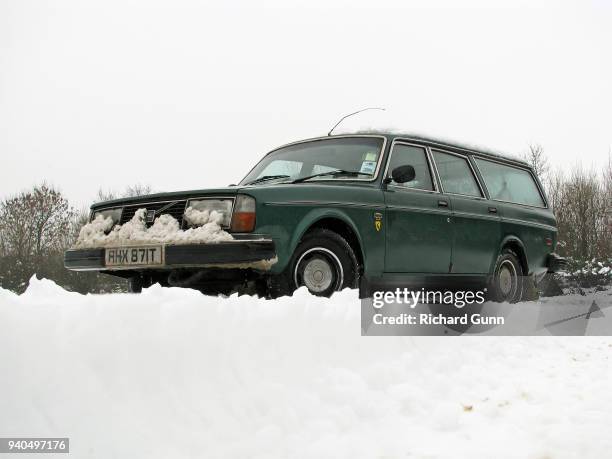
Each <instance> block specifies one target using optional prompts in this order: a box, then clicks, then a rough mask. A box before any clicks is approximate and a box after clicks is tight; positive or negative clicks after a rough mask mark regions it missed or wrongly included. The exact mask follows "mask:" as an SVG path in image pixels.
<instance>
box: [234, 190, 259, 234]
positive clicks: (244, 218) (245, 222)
mask: <svg viewBox="0 0 612 459" xmlns="http://www.w3.org/2000/svg"><path fill="white" fill-rule="evenodd" d="M254 229H255V199H254V198H252V197H250V196H245V195H238V196H236V204H234V215H232V225H231V227H230V230H231V231H232V232H234V233H250V232H251V231H253V230H254Z"/></svg>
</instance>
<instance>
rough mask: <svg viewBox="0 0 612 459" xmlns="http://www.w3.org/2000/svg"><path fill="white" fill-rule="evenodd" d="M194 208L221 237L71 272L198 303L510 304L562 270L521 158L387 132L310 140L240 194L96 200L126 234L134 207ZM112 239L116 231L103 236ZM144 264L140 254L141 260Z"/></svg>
mask: <svg viewBox="0 0 612 459" xmlns="http://www.w3.org/2000/svg"><path fill="white" fill-rule="evenodd" d="M189 208H198V209H200V210H202V209H204V210H208V211H212V210H215V211H218V212H220V213H222V215H223V218H222V219H221V220H220V225H221V226H222V230H223V232H224V233H227V234H228V236H227V237H225V238H222V240H214V241H210V242H205V243H192V242H180V241H179V242H173V243H161V244H145V245H143V246H136V247H134V246H133V245H130V242H129V241H126V242H125V243H122V242H121V241H119V242H117V243H116V244H115V246H112V247H110V246H108V245H104V246H100V247H96V246H95V245H94V246H89V247H87V248H75V249H72V250H69V251H67V252H66V254H65V266H66V267H67V268H68V269H71V270H95V271H100V272H103V273H107V274H112V275H115V276H121V277H124V278H127V279H129V285H130V289H131V290H132V291H135V292H136V291H140V290H141V289H142V288H143V287H147V286H150V285H152V284H153V283H160V284H161V285H164V286H182V287H191V288H197V289H200V290H202V291H203V292H206V293H213V294H214V293H230V292H234V291H238V292H255V293H258V294H260V295H267V296H269V297H275V296H279V295H284V294H291V293H292V292H293V291H294V290H295V289H296V288H299V287H301V286H305V287H307V288H308V290H309V291H310V292H311V293H313V294H315V295H326V296H329V295H331V294H332V293H333V292H334V291H337V290H341V289H344V288H347V287H348V288H357V287H360V288H361V294H362V296H363V295H368V294H370V293H371V291H372V288H373V287H372V286H388V285H405V284H411V285H414V281H415V279H417V280H421V281H423V282H426V281H427V282H429V281H431V280H435V281H436V282H438V283H441V284H442V285H445V284H449V285H450V284H456V283H457V282H460V283H462V282H467V281H468V280H469V281H470V282H474V281H476V282H480V283H482V284H483V285H487V286H489V292H490V293H491V295H492V296H493V297H494V298H495V299H497V300H500V301H518V300H519V299H520V298H521V296H522V294H523V290H524V285H525V283H526V281H527V280H529V281H531V280H533V281H534V282H538V281H539V280H540V279H541V278H542V277H543V275H545V274H546V273H547V272H555V271H557V270H559V269H561V268H562V266H563V265H564V262H565V261H564V259H563V258H561V257H559V256H557V255H556V254H555V253H554V250H555V245H556V242H557V228H556V222H555V217H554V215H553V213H552V211H551V209H550V207H549V205H548V202H547V199H546V196H545V194H544V192H543V189H542V186H541V184H540V182H539V180H538V178H537V177H536V174H535V173H534V172H533V170H532V169H531V167H530V166H529V165H528V164H527V163H525V162H523V161H520V160H517V159H512V158H508V157H505V156H502V155H500V154H496V153H494V152H490V151H484V150H477V149H472V148H469V147H465V146H460V145H456V144H450V143H447V142H443V141H440V140H435V139H431V138H423V137H415V136H409V135H400V134H390V133H363V134H358V135H333V136H327V137H322V138H315V139H308V140H303V141H299V142H295V143H291V144H289V145H285V146H282V147H280V148H277V149H275V150H273V151H271V152H269V153H268V154H266V155H265V156H264V157H263V159H262V160H261V161H259V162H258V163H257V164H256V165H255V167H253V169H252V170H251V171H250V172H249V173H248V174H247V176H246V177H245V178H244V179H243V180H242V181H241V182H240V183H239V184H238V185H232V186H229V187H227V188H220V189H202V190H193V191H185V192H172V193H160V194H152V195H148V196H140V197H135V198H129V199H119V200H114V201H107V202H100V203H96V204H94V205H93V206H92V207H91V211H92V220H93V219H94V218H96V216H98V215H103V216H105V217H110V218H112V224H113V225H115V226H116V227H118V225H125V224H126V223H127V222H129V221H130V220H131V219H132V218H134V215H135V214H136V213H137V211H139V209H146V210H145V211H141V212H144V213H142V214H140V215H143V216H144V217H143V218H146V224H147V225H149V226H151V225H152V224H154V222H155V221H156V220H157V219H158V218H160V217H161V216H163V215H165V214H168V215H171V216H172V217H173V218H175V219H176V220H177V221H178V223H179V225H180V228H181V230H187V229H188V228H189V227H192V226H193V225H192V223H190V222H189V221H188V219H186V218H185V214H186V211H187V210H188V209H189ZM107 230H108V231H110V230H112V229H111V228H108V229H107ZM144 254H146V256H145V255H144Z"/></svg>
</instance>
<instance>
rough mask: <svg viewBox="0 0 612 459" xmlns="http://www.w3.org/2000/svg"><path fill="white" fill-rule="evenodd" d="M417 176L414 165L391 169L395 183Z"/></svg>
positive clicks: (408, 180)
mask: <svg viewBox="0 0 612 459" xmlns="http://www.w3.org/2000/svg"><path fill="white" fill-rule="evenodd" d="M415 176H416V173H415V172H414V167H412V166H409V165H406V166H397V167H396V168H395V169H393V170H392V171H391V178H392V179H393V181H394V182H395V183H406V182H411V181H412V180H414V177H415Z"/></svg>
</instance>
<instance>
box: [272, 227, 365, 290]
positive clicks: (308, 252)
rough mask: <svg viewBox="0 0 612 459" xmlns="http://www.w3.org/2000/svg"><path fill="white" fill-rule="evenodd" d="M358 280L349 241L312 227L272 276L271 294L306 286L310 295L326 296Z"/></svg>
mask: <svg viewBox="0 0 612 459" xmlns="http://www.w3.org/2000/svg"><path fill="white" fill-rule="evenodd" d="M358 280H359V263H358V262H357V258H356V257H355V252H354V251H353V249H352V248H351V246H350V245H349V243H348V242H346V240H345V239H344V238H343V237H342V236H340V235H339V234H337V233H335V232H333V231H330V230H328V229H315V230H313V231H311V232H309V233H307V234H306V235H305V236H304V238H303V239H302V241H301V242H300V243H299V244H298V246H297V248H296V250H295V252H294V254H293V256H292V257H291V262H290V263H289V266H288V268H287V270H285V272H284V273H283V274H282V275H280V276H278V277H276V278H274V279H272V282H271V285H270V287H271V296H272V297H276V296H280V295H281V294H291V293H293V291H295V290H296V289H297V288H299V287H303V286H305V287H306V288H308V291H309V292H310V293H311V294H313V295H317V296H326V297H329V296H331V295H332V294H333V293H334V292H336V291H339V290H342V289H344V288H347V287H348V288H356V287H357V284H358Z"/></svg>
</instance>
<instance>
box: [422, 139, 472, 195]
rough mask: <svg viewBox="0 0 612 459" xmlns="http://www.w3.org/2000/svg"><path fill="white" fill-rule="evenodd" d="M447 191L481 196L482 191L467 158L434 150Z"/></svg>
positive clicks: (437, 165) (443, 184)
mask: <svg viewBox="0 0 612 459" xmlns="http://www.w3.org/2000/svg"><path fill="white" fill-rule="evenodd" d="M433 156H434V160H435V161H436V167H437V168H438V173H439V174H440V180H441V181H442V187H443V188H444V192H445V193H454V194H463V195H465V196H478V197H481V196H482V193H481V192H480V188H479V187H478V183H477V182H476V178H475V177H474V174H473V172H472V169H471V168H470V165H469V164H468V161H467V159H466V158H464V157H462V156H455V155H451V154H448V153H442V152H441V151H436V150H434V151H433Z"/></svg>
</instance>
